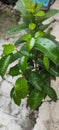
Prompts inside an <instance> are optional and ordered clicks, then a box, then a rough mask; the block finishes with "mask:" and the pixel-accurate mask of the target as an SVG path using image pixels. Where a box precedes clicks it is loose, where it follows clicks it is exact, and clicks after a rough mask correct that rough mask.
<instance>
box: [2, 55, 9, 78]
mask: <svg viewBox="0 0 59 130" xmlns="http://www.w3.org/2000/svg"><path fill="white" fill-rule="evenodd" d="M9 63H10V55H7V56H4V57H2V58H1V59H0V75H1V76H2V77H3V76H4V74H5V73H6V71H7V68H8V65H9Z"/></svg>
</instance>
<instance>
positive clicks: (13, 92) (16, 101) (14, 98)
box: [10, 87, 21, 106]
mask: <svg viewBox="0 0 59 130" xmlns="http://www.w3.org/2000/svg"><path fill="white" fill-rule="evenodd" d="M10 97H11V98H12V99H13V100H14V102H15V104H16V105H18V106H19V105H20V103H21V99H20V98H18V96H17V94H16V92H15V88H14V87H13V88H12V90H11V92H10Z"/></svg>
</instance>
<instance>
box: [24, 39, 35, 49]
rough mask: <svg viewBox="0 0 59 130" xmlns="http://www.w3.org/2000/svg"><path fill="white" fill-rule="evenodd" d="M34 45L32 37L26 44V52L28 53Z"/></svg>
mask: <svg viewBox="0 0 59 130" xmlns="http://www.w3.org/2000/svg"><path fill="white" fill-rule="evenodd" d="M34 45H35V39H34V38H33V37H32V38H31V39H30V40H28V41H27V43H26V48H27V51H30V50H31V49H32V48H33V47H34Z"/></svg>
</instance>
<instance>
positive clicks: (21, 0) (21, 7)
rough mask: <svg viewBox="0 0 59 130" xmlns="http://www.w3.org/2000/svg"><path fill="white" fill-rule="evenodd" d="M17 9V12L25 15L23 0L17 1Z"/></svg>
mask: <svg viewBox="0 0 59 130" xmlns="http://www.w3.org/2000/svg"><path fill="white" fill-rule="evenodd" d="M16 5H17V8H18V10H19V11H20V12H21V13H22V14H25V13H26V5H25V3H24V0H18V2H17V4H16Z"/></svg>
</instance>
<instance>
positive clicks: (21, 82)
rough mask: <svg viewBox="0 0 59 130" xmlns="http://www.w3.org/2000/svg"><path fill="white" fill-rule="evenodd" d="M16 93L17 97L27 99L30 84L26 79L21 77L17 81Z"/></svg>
mask: <svg viewBox="0 0 59 130" xmlns="http://www.w3.org/2000/svg"><path fill="white" fill-rule="evenodd" d="M15 91H16V95H17V96H18V97H19V98H25V97H26V96H27V93H28V84H27V80H26V79H25V78H24V77H20V78H18V79H17V80H16V83H15Z"/></svg>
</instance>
